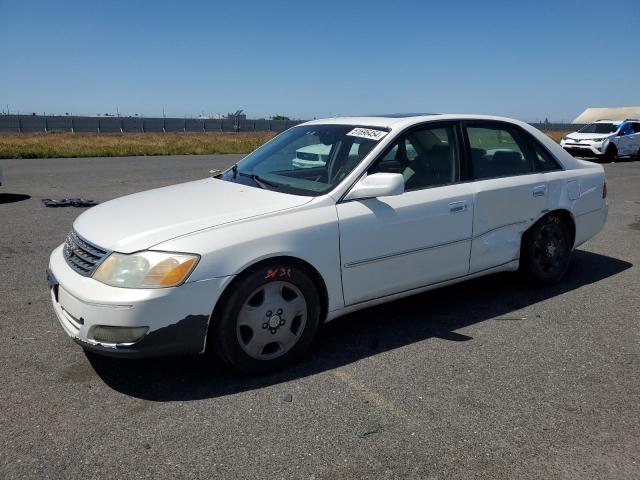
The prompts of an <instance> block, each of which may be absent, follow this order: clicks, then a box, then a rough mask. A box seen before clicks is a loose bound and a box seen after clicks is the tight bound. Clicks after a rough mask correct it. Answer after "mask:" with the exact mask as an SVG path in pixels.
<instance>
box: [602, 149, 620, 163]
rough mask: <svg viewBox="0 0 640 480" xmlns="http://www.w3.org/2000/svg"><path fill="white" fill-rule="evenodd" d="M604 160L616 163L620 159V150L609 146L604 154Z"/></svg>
mask: <svg viewBox="0 0 640 480" xmlns="http://www.w3.org/2000/svg"><path fill="white" fill-rule="evenodd" d="M603 158H604V160H605V162H615V161H616V160H617V158H618V149H617V148H616V146H615V145H609V146H608V147H607V150H606V151H605V152H604V157H603Z"/></svg>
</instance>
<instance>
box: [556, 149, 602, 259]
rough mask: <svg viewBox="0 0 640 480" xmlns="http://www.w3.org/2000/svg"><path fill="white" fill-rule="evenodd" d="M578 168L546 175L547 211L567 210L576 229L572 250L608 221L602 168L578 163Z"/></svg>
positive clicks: (590, 163)
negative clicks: (603, 193)
mask: <svg viewBox="0 0 640 480" xmlns="http://www.w3.org/2000/svg"><path fill="white" fill-rule="evenodd" d="M578 162H579V164H580V168H575V169H571V170H564V171H557V172H549V173H546V174H545V175H546V177H547V188H548V197H547V198H548V200H547V201H548V204H547V209H548V210H557V209H564V210H568V211H569V212H570V213H571V215H572V217H573V219H574V222H575V225H576V238H575V243H574V246H576V247H577V246H578V245H580V244H582V243H584V242H585V241H587V240H588V239H589V238H591V237H593V236H594V235H595V234H596V233H598V232H599V231H600V230H601V229H602V227H603V226H604V223H605V221H606V218H607V204H606V201H605V200H604V199H603V198H602V189H603V187H604V181H605V176H604V169H603V168H602V165H598V164H596V163H592V162H587V161H578Z"/></svg>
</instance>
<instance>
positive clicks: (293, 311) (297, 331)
mask: <svg viewBox="0 0 640 480" xmlns="http://www.w3.org/2000/svg"><path fill="white" fill-rule="evenodd" d="M306 323H307V302H306V300H305V298H304V295H302V292H301V291H300V290H299V289H298V288H297V287H296V286H295V285H293V284H292V283H289V282H281V281H278V282H270V283H267V284H265V285H263V286H261V287H260V288H258V289H256V290H255V291H254V292H253V293H252V294H251V295H249V296H248V297H247V299H246V300H245V302H244V304H243V305H242V308H241V309H240V313H239V314H238V320H237V327H236V333H237V337H238V342H239V344H240V347H241V348H242V350H244V352H245V353H246V354H247V355H249V356H250V357H252V358H255V359H256V360H273V359H274V358H278V357H280V356H282V355H284V354H285V353H287V352H288V351H289V350H291V349H292V348H293V347H294V346H295V345H296V344H297V343H298V341H299V340H300V338H301V336H302V333H303V332H304V327H305V325H306Z"/></svg>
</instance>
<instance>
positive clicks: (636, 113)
mask: <svg viewBox="0 0 640 480" xmlns="http://www.w3.org/2000/svg"><path fill="white" fill-rule="evenodd" d="M625 118H640V107H616V108H607V107H598V108H592V107H589V108H587V109H586V110H585V111H584V112H582V113H581V114H580V115H578V116H577V117H576V118H575V120H574V121H573V123H593V122H595V121H597V120H604V119H606V120H617V121H621V120H624V119H625Z"/></svg>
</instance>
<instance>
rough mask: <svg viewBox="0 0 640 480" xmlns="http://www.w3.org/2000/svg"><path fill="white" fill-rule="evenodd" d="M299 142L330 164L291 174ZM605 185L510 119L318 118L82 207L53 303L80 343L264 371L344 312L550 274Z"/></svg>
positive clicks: (54, 282) (53, 270)
mask: <svg viewBox="0 0 640 480" xmlns="http://www.w3.org/2000/svg"><path fill="white" fill-rule="evenodd" d="M312 144H315V145H324V146H326V148H327V149H328V150H329V153H328V156H327V160H326V162H325V163H324V164H323V165H318V166H316V167H310V168H302V169H301V168H296V167H295V165H293V159H294V158H295V155H292V152H295V151H297V150H298V149H300V148H301V147H304V146H307V145H312ZM354 152H355V153H357V154H354ZM606 193H607V190H606V184H605V177H604V172H603V169H602V166H600V165H597V164H594V163H590V162H587V161H584V160H578V159H575V158H573V157H572V156H571V155H569V154H568V153H567V152H565V151H564V150H563V149H562V148H561V147H560V146H559V145H557V144H556V143H554V142H553V141H552V140H550V139H549V138H547V137H546V136H545V135H544V134H542V133H541V132H539V131H538V130H536V129H534V128H532V127H531V126H529V125H527V124H525V123H522V122H518V121H515V120H510V119H506V118H499V117H487V116H472V115H425V116H407V117H397V116H396V117H384V116H380V117H352V118H334V119H327V120H314V121H312V122H308V123H305V124H302V125H299V126H296V127H293V128H291V129H289V130H287V131H286V132H284V133H282V134H281V135H279V136H278V137H276V138H274V139H273V140H271V141H270V142H268V143H267V144H265V145H263V146H262V147H260V148H259V149H257V150H256V151H254V152H253V153H251V154H250V155H248V156H247V157H245V158H244V159H243V160H241V161H239V162H238V163H237V164H236V165H234V166H233V167H231V168H229V169H228V170H226V171H225V172H224V173H222V174H220V175H218V176H217V177H216V178H207V179H203V180H198V181H194V182H188V183H183V184H179V185H174V186H170V187H165V188H159V189H156V190H151V191H147V192H141V193H136V194H133V195H129V196H126V197H122V198H119V199H116V200H112V201H109V202H106V203H103V204H101V205H99V206H97V207H94V208H91V209H90V210H87V211H86V212H85V213H83V214H82V215H80V216H79V217H78V218H77V219H76V221H75V222H74V225H73V230H72V231H71V233H70V234H69V236H68V238H67V240H66V242H65V243H64V244H63V245H60V246H59V247H58V248H56V249H55V250H54V251H53V253H52V254H51V259H50V263H49V271H48V276H49V283H50V285H51V299H52V302H53V307H54V309H55V312H56V314H57V316H58V319H59V321H60V323H61V325H62V327H63V328H64V330H65V331H66V332H67V333H68V334H69V336H71V337H72V338H73V339H74V340H75V341H76V342H77V343H79V344H80V345H81V346H82V347H83V348H85V349H87V350H91V351H94V352H99V353H103V354H107V355H114V356H125V357H136V356H150V355H162V354H186V353H202V352H204V351H205V350H206V349H212V350H214V351H215V352H216V353H217V354H218V355H219V356H220V357H221V358H222V359H223V360H224V361H225V362H227V363H228V364H229V365H230V366H232V367H234V368H236V369H238V370H240V371H243V372H251V373H256V372H264V371H269V370H272V369H275V368H279V367H282V366H283V365H285V364H288V363H290V362H291V361H293V360H295V359H297V358H298V357H300V355H302V354H303V353H304V352H305V350H307V349H308V348H309V346H310V344H311V342H312V340H313V338H314V336H315V334H316V331H317V329H318V326H319V325H320V324H321V323H322V322H326V321H329V320H332V319H334V318H336V317H338V316H340V315H343V314H345V313H347V312H351V311H354V310H358V309H362V308H365V307H368V306H370V305H374V304H379V303H382V302H387V301H390V300H394V299H397V298H400V297H405V296H408V295H413V294H416V293H419V292H424V291H425V290H429V289H433V288H438V287H440V286H443V285H449V284H452V283H456V282H461V281H464V280H467V279H470V278H474V277H479V276H482V275H488V274H491V273H494V272H500V271H513V270H518V269H520V270H522V271H523V272H525V273H526V274H527V275H528V276H529V277H530V278H531V280H532V281H534V282H536V283H538V284H542V285H550V284H553V283H555V282H558V281H559V280H560V279H561V278H562V277H563V275H564V273H565V271H566V270H567V266H568V264H569V260H570V256H571V252H572V250H573V249H575V248H576V247H577V246H579V245H580V244H582V243H583V242H585V241H587V240H588V239H589V238H591V237H592V236H593V235H595V234H596V233H597V232H599V231H600V230H601V229H602V227H603V225H604V223H605V221H606V218H607V203H606V200H605V197H606Z"/></svg>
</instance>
